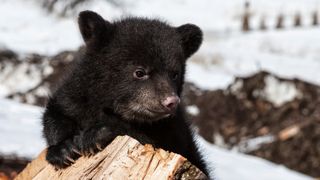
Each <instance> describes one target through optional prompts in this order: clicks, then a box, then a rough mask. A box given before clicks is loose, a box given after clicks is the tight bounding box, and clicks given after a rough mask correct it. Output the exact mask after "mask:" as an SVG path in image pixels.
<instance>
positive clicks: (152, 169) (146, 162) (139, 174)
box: [16, 136, 208, 180]
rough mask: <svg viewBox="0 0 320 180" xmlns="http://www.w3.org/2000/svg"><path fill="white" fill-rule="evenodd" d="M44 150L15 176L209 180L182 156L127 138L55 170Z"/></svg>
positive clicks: (39, 179) (36, 178)
mask: <svg viewBox="0 0 320 180" xmlns="http://www.w3.org/2000/svg"><path fill="white" fill-rule="evenodd" d="M45 156H46V150H44V151H43V152H42V153H41V154H40V155H39V156H38V157H37V158H36V159H35V160H33V161H32V162H31V163H29V164H28V165H27V167H26V168H25V169H24V170H23V171H22V172H21V173H20V174H19V175H18V176H17V177H16V180H25V179H32V180H42V179H59V180H60V179H61V180H63V179H115V180H118V179H150V180H153V179H185V180H187V179H208V178H207V177H206V176H205V174H204V173H202V172H201V171H200V170H199V169H198V168H196V167H195V166H194V165H192V164H191V163H190V162H189V161H188V160H187V159H186V158H184V157H182V156H181V155H178V154H175V153H172V152H168V151H165V150H162V149H155V148H153V147H152V146H151V145H148V144H147V145H141V144H140V143H139V142H138V141H137V140H135V139H133V138H131V137H129V136H118V137H117V138H116V139H115V140H114V141H113V142H112V143H111V144H110V145H109V146H107V147H106V148H105V149H104V150H102V151H101V152H99V153H97V154H96V155H94V156H91V157H80V158H79V159H78V160H77V161H76V162H75V163H74V164H73V165H72V166H70V167H68V168H66V169H62V170H55V169H54V167H53V166H52V165H50V164H48V162H47V161H46V160H45Z"/></svg>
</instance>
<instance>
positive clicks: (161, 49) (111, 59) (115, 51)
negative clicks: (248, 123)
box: [43, 11, 208, 175]
mask: <svg viewBox="0 0 320 180" xmlns="http://www.w3.org/2000/svg"><path fill="white" fill-rule="evenodd" d="M79 28H80V31H81V34H82V37H83V39H84V41H85V44H86V47H85V50H84V52H82V56H81V58H80V59H79V60H78V61H77V62H76V65H75V67H74V68H73V69H72V70H71V72H70V74H69V75H68V76H67V77H66V78H65V80H64V82H63V83H62V84H61V86H60V87H59V88H58V89H57V91H56V92H55V93H54V94H53V96H52V97H51V98H50V100H49V102H48V104H47V107H46V110H45V113H44V115H43V126H44V128H43V132H44V137H45V138H46V141H47V144H48V152H47V156H46V159H47V161H48V162H49V163H51V164H52V165H54V166H55V167H56V168H64V167H67V166H69V165H71V164H72V163H73V162H74V160H76V159H77V158H79V156H80V155H86V156H90V155H93V154H94V153H96V152H98V151H99V150H101V149H102V148H104V147H105V146H107V145H108V143H110V142H111V141H112V140H113V139H114V138H115V137H116V136H118V135H129V136H131V137H133V138H135V139H137V140H139V141H140V142H141V143H143V144H146V143H148V144H152V145H153V146H154V147H159V148H163V149H165V150H168V151H172V152H175V153H178V154H181V155H183V156H184V157H186V158H187V159H188V160H189V161H191V163H193V164H194V165H196V166H197V167H199V168H200V169H201V170H202V171H203V172H204V173H206V174H207V175H208V171H207V168H206V165H205V163H204V162H203V161H202V159H201V156H200V154H199V152H198V149H197V147H196V145H195V142H194V139H193V134H192V130H191V129H190V126H189V122H188V121H187V120H186V118H185V116H184V109H183V106H182V105H181V104H179V103H180V95H181V91H182V86H183V82H184V74H185V64H186V60H187V58H189V57H190V56H191V55H192V54H193V53H194V52H196V51H197V50H198V48H199V46H200V44H201V42H202V32H201V30H200V29H199V28H198V27H197V26H195V25H192V24H185V25H182V26H179V27H172V26H170V25H168V24H167V23H165V22H162V21H159V20H152V19H147V18H135V17H129V18H124V19H121V20H118V21H115V22H109V21H106V20H104V19H103V18H102V17H101V16H100V15H98V14H96V13H94V12H91V11H84V12H81V13H80V15H79Z"/></svg>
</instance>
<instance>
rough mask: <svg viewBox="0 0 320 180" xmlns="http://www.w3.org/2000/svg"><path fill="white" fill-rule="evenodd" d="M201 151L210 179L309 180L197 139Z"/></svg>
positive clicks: (301, 175) (285, 169)
mask: <svg viewBox="0 0 320 180" xmlns="http://www.w3.org/2000/svg"><path fill="white" fill-rule="evenodd" d="M197 140H198V144H199V146H200V148H201V149H202V150H203V151H202V152H203V154H204V157H205V158H204V160H205V161H206V162H207V163H208V164H209V165H210V167H211V169H213V171H212V172H211V177H214V178H216V179H217V180H234V179H241V180H256V179H259V180H270V179H272V180H283V179H290V180H311V179H312V178H311V177H309V176H306V175H303V174H301V173H298V172H295V171H291V170H289V169H287V168H286V167H284V166H282V165H276V164H274V163H271V162H269V161H267V160H264V159H261V158H258V157H254V156H250V155H245V154H241V153H238V152H234V151H229V150H226V149H222V148H219V147H217V146H215V145H212V144H210V143H208V142H206V141H205V140H204V139H202V138H201V137H199V136H198V137H197Z"/></svg>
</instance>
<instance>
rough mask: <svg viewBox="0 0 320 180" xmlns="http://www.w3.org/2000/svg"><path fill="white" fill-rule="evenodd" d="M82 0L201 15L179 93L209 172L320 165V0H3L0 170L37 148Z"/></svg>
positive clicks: (109, 14) (228, 175)
mask: <svg viewBox="0 0 320 180" xmlns="http://www.w3.org/2000/svg"><path fill="white" fill-rule="evenodd" d="M87 9H90V10H94V11H96V12H98V13H100V14H101V15H102V16H103V17H104V18H105V19H107V20H110V21H112V20H116V19H120V18H121V17H125V16H130V15H134V16H143V17H155V18H160V19H163V20H165V21H167V22H169V23H170V24H172V25H174V26H179V25H182V24H185V23H194V24H196V25H198V26H200V27H201V29H202V30H203V32H204V42H203V45H202V46H201V48H200V50H199V51H198V52H197V53H196V54H195V55H194V56H193V57H192V58H191V59H190V60H189V61H188V65H187V75H186V76H187V77H186V84H185V88H184V95H183V96H184V103H185V104H186V105H187V112H188V116H189V118H190V119H191V120H192V123H193V124H194V125H195V130H196V132H197V133H198V136H197V139H198V140H199V146H201V148H202V149H203V153H204V155H205V160H206V161H207V162H208V163H209V164H210V166H211V170H212V174H214V177H216V178H217V179H221V180H228V179H241V180H249V179H252V180H254V179H279V180H280V179H281V180H283V179H288V180H294V179H297V180H300V179H301V180H302V179H314V178H319V177H320V106H319V105H320V19H319V18H320V12H319V11H320V1H319V0H303V1H301V0H268V1H267V0H252V1H244V0H227V1H222V0H197V1H196V0H161V1H160V0H158V1H156V0H153V1H151V0H69V1H62V0H61V1H59V0H28V1H26V0H0V179H6V178H8V179H11V178H13V177H14V176H15V175H16V174H17V173H18V172H19V171H21V169H23V168H24V167H25V165H26V164H27V163H28V162H29V161H30V160H31V159H32V158H34V157H36V156H37V154H38V153H40V152H41V150H42V149H43V148H45V143H44V140H43V138H42V135H41V130H42V127H41V113H42V112H43V107H44V106H45V104H46V102H47V98H48V95H50V94H51V92H52V90H53V89H54V87H55V86H56V84H57V83H58V82H59V80H60V78H61V77H62V76H63V74H64V73H65V71H66V69H67V68H68V66H69V65H70V64H72V63H73V62H74V61H76V59H77V56H78V51H79V50H80V49H81V46H82V45H83V42H82V39H81V36H80V33H79V31H78V26H77V14H78V13H79V12H80V11H81V10H87Z"/></svg>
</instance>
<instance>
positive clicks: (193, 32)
mask: <svg viewBox="0 0 320 180" xmlns="http://www.w3.org/2000/svg"><path fill="white" fill-rule="evenodd" d="M177 32H178V33H179V34H180V37H181V43H182V47H183V50H184V53H185V57H186V58H188V57H190V56H191V55H192V54H193V53H195V52H196V51H197V50H198V49H199V47H200V45H201V43H202V31H201V29H200V28H199V27H198V26H196V25H194V24H185V25H182V26H179V27H177Z"/></svg>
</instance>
